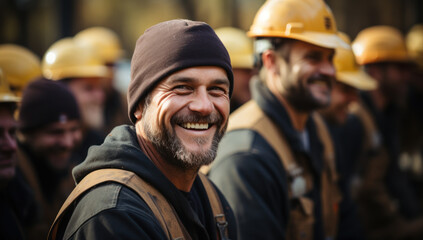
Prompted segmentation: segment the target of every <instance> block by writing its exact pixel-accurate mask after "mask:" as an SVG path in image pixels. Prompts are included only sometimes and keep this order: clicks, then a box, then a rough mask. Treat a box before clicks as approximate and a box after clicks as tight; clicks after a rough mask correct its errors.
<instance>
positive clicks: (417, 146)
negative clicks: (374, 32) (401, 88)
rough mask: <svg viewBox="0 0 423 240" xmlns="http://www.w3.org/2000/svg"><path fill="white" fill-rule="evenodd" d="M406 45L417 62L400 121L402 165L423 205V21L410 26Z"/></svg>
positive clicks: (413, 67)
mask: <svg viewBox="0 0 423 240" xmlns="http://www.w3.org/2000/svg"><path fill="white" fill-rule="evenodd" d="M406 46H407V51H408V53H409V54H410V57H411V58H412V60H413V63H414V64H413V66H412V69H411V77H410V81H409V82H408V94H407V104H406V110H405V113H404V114H403V118H402V124H401V126H402V129H401V130H402V132H401V134H402V146H401V155H400V166H401V167H402V169H403V170H404V171H406V172H407V174H408V175H409V176H410V178H411V180H412V182H413V185H414V189H416V191H417V194H418V197H419V202H420V204H421V206H422V207H423V108H422V105H423V24H416V25H414V26H413V27H412V28H411V29H410V31H409V32H408V33H407V36H406Z"/></svg>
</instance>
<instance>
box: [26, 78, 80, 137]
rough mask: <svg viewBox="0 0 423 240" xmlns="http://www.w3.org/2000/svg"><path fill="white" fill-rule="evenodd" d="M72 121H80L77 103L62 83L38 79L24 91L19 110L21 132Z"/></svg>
mask: <svg viewBox="0 0 423 240" xmlns="http://www.w3.org/2000/svg"><path fill="white" fill-rule="evenodd" d="M73 119H80V117H79V108H78V103H77V102H76V99H75V97H74V96H73V94H72V92H71V91H70V90H69V89H68V87H67V86H66V85H64V84H63V83H60V82H56V81H52V80H48V79H44V78H39V79H37V80H35V81H33V82H31V83H29V84H28V86H27V87H26V88H25V89H24V91H23V94H22V101H21V106H20V109H19V128H20V129H21V131H23V132H27V131H31V130H33V129H35V128H39V127H43V126H45V125H47V124H49V123H55V122H62V121H68V120H73Z"/></svg>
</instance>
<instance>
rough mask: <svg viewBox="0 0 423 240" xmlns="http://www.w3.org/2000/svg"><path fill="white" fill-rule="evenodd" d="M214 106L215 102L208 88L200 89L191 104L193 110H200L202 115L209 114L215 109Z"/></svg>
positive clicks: (190, 107)
mask: <svg viewBox="0 0 423 240" xmlns="http://www.w3.org/2000/svg"><path fill="white" fill-rule="evenodd" d="M213 108H214V106H213V102H212V101H211V99H210V96H209V94H208V93H207V90H206V89H200V90H198V91H197V92H196V93H195V95H194V97H193V99H192V101H191V103H190V104H189V109H190V110H191V111H194V112H198V113H200V114H201V115H209V114H210V113H211V112H212V111H213Z"/></svg>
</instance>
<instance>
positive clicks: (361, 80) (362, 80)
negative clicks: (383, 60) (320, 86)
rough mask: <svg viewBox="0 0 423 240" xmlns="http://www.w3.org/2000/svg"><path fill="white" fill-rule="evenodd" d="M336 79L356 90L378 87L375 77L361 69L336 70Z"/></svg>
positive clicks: (368, 89) (369, 89)
mask: <svg viewBox="0 0 423 240" xmlns="http://www.w3.org/2000/svg"><path fill="white" fill-rule="evenodd" d="M336 79H337V81H339V82H342V83H345V84H347V85H349V86H351V87H354V88H357V89H358V90H363V91H371V90H375V89H376V88H377V87H378V84H377V82H376V80H375V79H373V78H372V77H371V76H369V75H368V74H367V73H365V72H363V71H362V70H358V71H350V72H337V73H336Z"/></svg>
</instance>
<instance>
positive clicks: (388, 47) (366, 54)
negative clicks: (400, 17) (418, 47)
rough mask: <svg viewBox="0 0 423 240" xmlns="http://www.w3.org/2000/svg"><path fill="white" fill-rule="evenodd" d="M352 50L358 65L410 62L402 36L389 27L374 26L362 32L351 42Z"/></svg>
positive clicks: (396, 30)
mask: <svg viewBox="0 0 423 240" xmlns="http://www.w3.org/2000/svg"><path fill="white" fill-rule="evenodd" d="M352 49H353V51H354V54H355V57H356V60H357V62H358V64H360V65H364V64H369V63H378V62H406V61H409V60H410V57H409V55H408V53H407V49H406V47H405V40H404V37H403V35H402V34H401V32H400V31H399V30H398V29H395V28H393V27H390V26H374V27H369V28H366V29H364V30H362V31H361V32H359V33H358V35H357V37H356V38H355V40H354V41H353V43H352Z"/></svg>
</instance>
